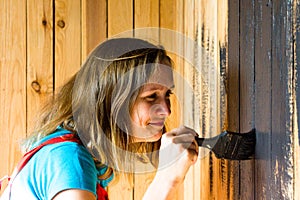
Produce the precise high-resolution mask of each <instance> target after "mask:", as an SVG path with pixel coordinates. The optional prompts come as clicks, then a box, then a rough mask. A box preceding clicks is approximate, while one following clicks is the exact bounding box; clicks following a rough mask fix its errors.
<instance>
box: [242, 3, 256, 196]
mask: <svg viewBox="0 0 300 200" xmlns="http://www.w3.org/2000/svg"><path fill="white" fill-rule="evenodd" d="M240 10H241V12H240V76H239V82H240V83H239V84H240V91H239V93H240V97H239V100H240V104H239V106H240V113H239V116H240V122H239V124H240V132H247V131H249V130H251V129H252V128H253V127H254V112H253V110H254V103H253V102H254V99H253V96H254V48H255V46H254V42H255V41H254V25H255V22H254V0H246V1H240ZM240 168H241V169H242V170H241V171H240V179H239V184H240V189H239V191H240V196H241V197H243V198H245V199H249V200H251V199H254V194H255V190H254V184H253V183H254V161H253V160H250V161H241V162H240Z"/></svg>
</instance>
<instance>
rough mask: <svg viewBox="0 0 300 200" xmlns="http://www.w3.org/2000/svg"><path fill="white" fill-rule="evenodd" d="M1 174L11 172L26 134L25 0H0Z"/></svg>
mask: <svg viewBox="0 0 300 200" xmlns="http://www.w3.org/2000/svg"><path fill="white" fill-rule="evenodd" d="M0 33H1V34H0V42H1V48H0V77H1V79H0V127H1V133H0V134H1V137H0V145H1V151H0V152H1V153H0V163H1V165H0V177H3V176H4V175H7V174H11V173H12V170H13V169H14V167H15V166H16V164H17V162H18V161H19V159H20V157H21V152H20V148H19V142H20V140H21V139H23V138H24V137H25V136H26V1H20V2H18V4H16V3H15V1H13V0H7V1H0Z"/></svg>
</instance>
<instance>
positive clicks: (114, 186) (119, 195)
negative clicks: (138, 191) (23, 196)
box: [107, 176, 134, 200]
mask: <svg viewBox="0 0 300 200" xmlns="http://www.w3.org/2000/svg"><path fill="white" fill-rule="evenodd" d="M107 192H108V197H109V199H110V200H128V199H132V200H133V199H134V198H133V179H132V178H131V179H130V180H128V179H127V178H126V177H125V176H120V177H119V178H118V180H117V181H115V182H112V183H110V185H109V186H108V188H107Z"/></svg>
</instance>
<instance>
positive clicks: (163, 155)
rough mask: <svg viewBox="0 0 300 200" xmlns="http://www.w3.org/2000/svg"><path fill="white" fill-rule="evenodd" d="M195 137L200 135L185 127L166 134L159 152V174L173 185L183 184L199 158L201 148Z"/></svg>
mask: <svg viewBox="0 0 300 200" xmlns="http://www.w3.org/2000/svg"><path fill="white" fill-rule="evenodd" d="M195 136H198V134H197V133H196V132H195V131H194V130H193V129H191V128H188V127H185V126H181V127H179V128H176V129H173V130H171V131H170V132H167V133H165V134H164V135H163V136H162V139H161V147H160V150H159V165H158V173H160V174H162V173H163V174H164V176H165V177H166V178H168V179H171V180H169V181H172V182H173V183H178V182H182V181H183V180H184V177H185V175H186V173H187V172H188V170H189V168H190V167H191V166H192V165H193V164H195V163H196V161H197V158H198V152H199V147H198V144H197V142H196V141H195Z"/></svg>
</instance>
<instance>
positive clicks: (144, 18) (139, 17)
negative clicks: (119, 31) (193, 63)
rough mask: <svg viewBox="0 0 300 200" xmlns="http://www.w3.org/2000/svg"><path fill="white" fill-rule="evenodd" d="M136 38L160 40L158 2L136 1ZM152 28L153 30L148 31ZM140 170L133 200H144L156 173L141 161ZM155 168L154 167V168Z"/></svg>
mask: <svg viewBox="0 0 300 200" xmlns="http://www.w3.org/2000/svg"><path fill="white" fill-rule="evenodd" d="M134 27H135V29H138V30H135V32H134V36H135V37H137V38H141V39H146V40H147V39H148V38H149V42H154V43H157V42H159V41H153V39H154V40H155V38H156V39H158V34H159V30H158V28H159V1H158V0H134ZM147 28H151V29H147ZM136 164H137V165H138V169H137V171H136V174H135V175H134V177H133V178H134V179H133V181H134V186H135V187H134V194H133V199H142V198H143V196H144V193H145V192H146V190H147V189H148V187H149V185H150V183H151V182H152V180H153V178H154V176H155V172H154V171H152V170H153V169H152V170H150V172H149V169H148V167H147V166H150V167H151V164H150V163H148V164H144V163H141V162H139V161H137V163H136ZM152 168H153V167H152Z"/></svg>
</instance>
